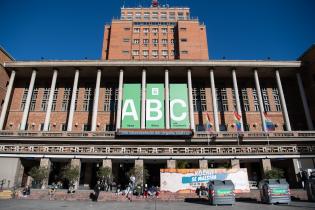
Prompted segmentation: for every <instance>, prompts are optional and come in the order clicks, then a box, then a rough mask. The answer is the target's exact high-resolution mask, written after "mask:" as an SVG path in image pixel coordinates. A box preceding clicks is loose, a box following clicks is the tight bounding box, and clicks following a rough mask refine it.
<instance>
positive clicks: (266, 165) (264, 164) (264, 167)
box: [261, 159, 272, 177]
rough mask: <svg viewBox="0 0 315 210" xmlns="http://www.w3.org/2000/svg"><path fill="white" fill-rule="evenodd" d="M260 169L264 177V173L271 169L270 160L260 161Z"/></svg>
mask: <svg viewBox="0 0 315 210" xmlns="http://www.w3.org/2000/svg"><path fill="white" fill-rule="evenodd" d="M261 169H262V175H263V177H265V176H266V172H267V171H270V170H271V169H272V167H271V161H270V159H262V160H261Z"/></svg>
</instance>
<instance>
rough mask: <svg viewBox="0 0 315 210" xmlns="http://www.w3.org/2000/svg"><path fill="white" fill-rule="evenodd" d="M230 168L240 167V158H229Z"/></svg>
mask: <svg viewBox="0 0 315 210" xmlns="http://www.w3.org/2000/svg"><path fill="white" fill-rule="evenodd" d="M231 168H234V169H240V168H241V165H240V160H239V159H231Z"/></svg>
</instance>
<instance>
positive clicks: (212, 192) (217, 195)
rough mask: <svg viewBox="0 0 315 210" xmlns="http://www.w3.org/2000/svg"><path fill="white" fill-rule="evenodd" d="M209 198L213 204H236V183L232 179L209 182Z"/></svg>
mask: <svg viewBox="0 0 315 210" xmlns="http://www.w3.org/2000/svg"><path fill="white" fill-rule="evenodd" d="M208 189H209V193H208V198H209V201H210V204H212V205H233V204H235V194H234V184H233V182H232V181H231V180H224V181H221V180H213V181H210V182H209V183H208Z"/></svg>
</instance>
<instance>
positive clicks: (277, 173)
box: [265, 168, 284, 179]
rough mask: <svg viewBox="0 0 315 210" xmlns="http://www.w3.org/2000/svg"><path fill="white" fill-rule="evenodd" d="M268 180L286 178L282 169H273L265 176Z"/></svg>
mask: <svg viewBox="0 0 315 210" xmlns="http://www.w3.org/2000/svg"><path fill="white" fill-rule="evenodd" d="M265 176H266V178H267V179H281V178H284V171H283V170H282V169H280V168H272V169H271V170H269V171H267V172H266V174H265Z"/></svg>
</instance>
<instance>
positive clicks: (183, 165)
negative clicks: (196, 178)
mask: <svg viewBox="0 0 315 210" xmlns="http://www.w3.org/2000/svg"><path fill="white" fill-rule="evenodd" d="M176 168H178V169H185V168H189V163H188V161H187V160H178V161H176Z"/></svg>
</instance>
